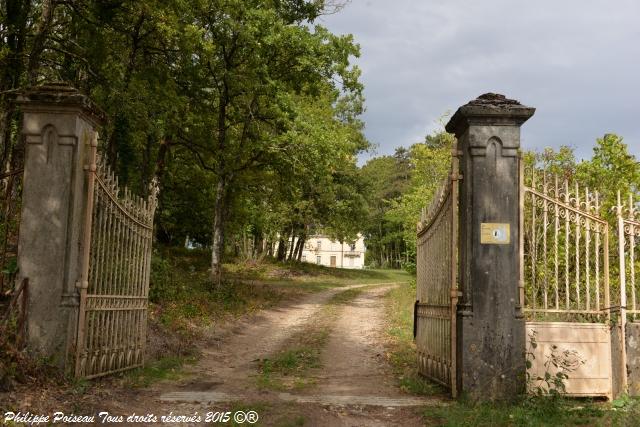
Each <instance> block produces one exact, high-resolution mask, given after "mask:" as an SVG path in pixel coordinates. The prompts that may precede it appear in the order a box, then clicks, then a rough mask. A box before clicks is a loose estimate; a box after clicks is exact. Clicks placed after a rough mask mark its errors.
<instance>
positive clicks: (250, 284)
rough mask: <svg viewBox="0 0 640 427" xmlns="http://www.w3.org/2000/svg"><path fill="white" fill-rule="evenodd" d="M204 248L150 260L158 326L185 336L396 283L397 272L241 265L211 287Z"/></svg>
mask: <svg viewBox="0 0 640 427" xmlns="http://www.w3.org/2000/svg"><path fill="white" fill-rule="evenodd" d="M209 262H210V254H209V252H208V251H204V250H198V249H194V250H186V249H183V248H160V249H158V250H156V251H155V252H154V256H153V258H152V274H151V284H150V290H149V299H150V301H151V302H153V303H155V307H153V308H155V311H156V312H157V315H158V318H159V320H160V322H161V323H162V324H164V325H165V326H167V327H168V328H170V329H171V330H173V331H177V332H179V333H183V334H184V335H185V336H188V335H189V331H190V329H193V328H191V326H193V325H194V324H196V323H197V324H199V325H207V324H209V323H210V322H212V321H216V320H220V319H223V318H225V317H226V316H238V315H242V314H246V313H250V312H253V311H256V310H259V309H262V308H268V307H272V306H274V305H277V304H278V303H280V302H282V301H283V300H284V299H287V298H290V297H293V296H296V295H301V294H305V293H311V292H319V291H322V290H326V289H331V288H336V287H344V286H349V285H353V284H361V283H368V284H375V283H388V282H399V281H403V280H406V279H407V278H408V275H407V273H405V272H403V271H398V270H342V269H336V268H328V267H323V266H318V265H314V264H307V263H297V262H296V263H277V262H273V261H268V260H265V261H263V262H261V263H252V262H240V263H230V264H225V265H224V277H225V283H223V286H222V287H221V289H215V287H214V286H213V284H212V282H211V280H210V277H209V270H208V269H209Z"/></svg>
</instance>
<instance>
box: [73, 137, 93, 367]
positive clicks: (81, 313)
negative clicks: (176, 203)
mask: <svg viewBox="0 0 640 427" xmlns="http://www.w3.org/2000/svg"><path fill="white" fill-rule="evenodd" d="M97 148H98V133H97V132H94V134H93V136H92V138H91V141H90V142H89V147H88V149H89V159H88V164H87V165H86V166H85V172H86V174H87V205H86V209H85V215H84V231H83V242H82V262H81V268H82V271H81V274H80V280H79V282H77V283H76V287H77V288H78V289H79V291H80V292H79V293H80V302H79V308H78V331H77V337H76V348H77V350H76V363H75V376H76V377H80V376H81V375H82V370H83V363H82V361H81V358H82V357H83V355H84V348H85V333H86V331H85V328H86V324H85V314H86V313H85V310H86V308H85V306H86V303H87V288H88V287H89V262H90V256H91V228H92V224H93V208H94V206H93V201H94V187H95V176H96V175H95V171H96V150H97Z"/></svg>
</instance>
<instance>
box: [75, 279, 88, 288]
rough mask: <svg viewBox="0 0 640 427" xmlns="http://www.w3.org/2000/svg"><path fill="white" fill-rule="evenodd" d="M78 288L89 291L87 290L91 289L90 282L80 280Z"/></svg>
mask: <svg viewBox="0 0 640 427" xmlns="http://www.w3.org/2000/svg"><path fill="white" fill-rule="evenodd" d="M76 288H78V289H87V288H89V281H88V280H78V281H77V282H76Z"/></svg>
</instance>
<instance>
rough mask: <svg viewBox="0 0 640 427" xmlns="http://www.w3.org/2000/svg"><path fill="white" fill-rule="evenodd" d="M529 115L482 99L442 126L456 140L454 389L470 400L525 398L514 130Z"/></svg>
mask: <svg viewBox="0 0 640 427" xmlns="http://www.w3.org/2000/svg"><path fill="white" fill-rule="evenodd" d="M534 111H535V109H534V108H530V107H526V106H523V105H521V104H520V103H519V102H517V101H514V100H510V99H506V98H505V97H504V96H503V95H498V94H490V93H489V94H485V95H481V96H480V97H478V98H477V99H475V100H473V101H471V102H469V103H468V104H466V105H463V106H462V107H460V108H459V109H458V110H457V111H456V113H455V114H454V115H453V117H452V118H451V120H450V121H449V123H448V124H447V126H446V130H447V131H448V132H450V133H454V134H455V135H456V137H457V139H458V148H459V150H461V153H460V171H461V174H462V176H463V179H462V181H461V186H460V207H459V212H460V252H459V256H460V258H459V265H460V272H459V277H460V290H461V292H462V295H461V297H460V300H459V303H458V313H457V369H458V374H457V379H456V380H457V387H458V390H459V393H460V394H461V395H466V396H468V397H469V398H471V399H474V400H475V399H481V400H494V399H509V398H514V397H515V396H517V395H518V394H521V393H523V392H524V391H525V372H526V371H525V360H526V359H525V354H524V351H525V325H524V318H523V316H522V309H521V306H520V297H519V289H518V285H519V277H520V268H521V266H520V256H519V244H518V242H519V237H520V236H519V232H520V230H519V219H520V208H519V191H520V182H519V179H520V178H519V148H520V126H521V125H522V124H523V123H524V122H525V121H526V120H527V119H529V118H530V117H531V116H532V115H533V113H534Z"/></svg>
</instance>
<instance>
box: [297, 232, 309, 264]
mask: <svg viewBox="0 0 640 427" xmlns="http://www.w3.org/2000/svg"><path fill="white" fill-rule="evenodd" d="M299 239H300V240H299V242H300V247H299V248H298V256H297V257H296V259H297V260H298V261H302V252H303V251H304V243H305V242H306V241H307V235H306V233H303V234H301V235H300V237H299Z"/></svg>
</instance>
